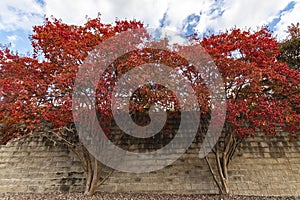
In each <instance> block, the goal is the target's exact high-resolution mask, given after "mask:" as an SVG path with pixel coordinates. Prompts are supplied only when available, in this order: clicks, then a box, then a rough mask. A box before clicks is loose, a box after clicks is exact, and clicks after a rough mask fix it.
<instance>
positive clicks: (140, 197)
mask: <svg viewBox="0 0 300 200" xmlns="http://www.w3.org/2000/svg"><path fill="white" fill-rule="evenodd" d="M299 198H300V197H280V196H277V197H275V196H232V195H230V196H227V197H222V196H220V195H203V194H193V195H180V194H152V193H107V192H100V193H97V194H95V195H94V196H91V197H88V196H84V195H83V194H82V193H63V192H54V193H45V194H40V193H0V199H1V200H19V199H34V200H40V199H49V200H52V199H55V200H63V199H66V200H73V199H74V200H75V199H76V200H90V199H91V200H97V199H100V200H112V199H115V200H118V199H120V200H124V199H126V200H127V199H128V200H134V199H136V200H160V199H161V200H177V199H178V200H181V199H188V200H198V199H205V200H221V199H224V200H227V199H228V200H231V199H233V200H248V199H249V200H273V199H275V200H276V199H278V200H297V199H299Z"/></svg>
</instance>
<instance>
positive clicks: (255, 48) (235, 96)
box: [0, 19, 300, 194]
mask: <svg viewBox="0 0 300 200" xmlns="http://www.w3.org/2000/svg"><path fill="white" fill-rule="evenodd" d="M130 29H143V25H142V24H141V23H140V22H136V21H117V22H116V23H115V24H114V25H110V24H103V23H101V21H100V19H92V20H89V21H88V22H87V23H86V24H85V25H84V26H75V25H67V24H64V23H62V22H61V21H59V20H56V19H54V20H48V19H46V21H45V23H44V25H41V26H36V27H34V34H33V35H32V45H33V48H34V51H35V56H34V57H33V58H28V57H19V56H17V55H12V54H11V53H10V52H9V51H8V50H3V51H1V52H0V56H1V57H0V59H1V60H0V61H1V63H0V72H1V75H0V76H1V80H0V81H1V87H2V90H1V97H0V98H1V99H0V101H1V105H0V110H1V114H0V124H2V126H3V128H2V129H1V138H0V139H1V143H2V144H5V143H6V142H8V141H9V140H10V139H12V138H16V137H19V136H20V135H26V134H28V133H29V132H31V131H39V130H40V131H42V132H44V133H45V132H50V133H53V134H54V135H56V136H57V138H59V140H60V141H62V142H64V143H65V144H67V145H68V146H69V147H70V149H71V150H72V151H73V152H74V153H75V154H76V155H77V156H78V158H79V159H80V160H81V161H82V166H83V168H84V170H85V172H86V190H85V193H86V194H93V193H94V192H95V190H96V188H97V187H98V186H99V184H101V183H102V182H103V181H105V180H106V178H107V177H108V175H110V174H111V171H110V172H108V173H105V175H103V174H102V172H103V171H105V170H102V168H101V167H103V168H104V166H102V165H101V164H100V163H99V162H98V161H97V160H96V159H95V158H94V157H93V155H91V154H90V153H89V152H88V150H87V149H86V147H85V146H84V145H83V144H82V143H81V142H80V141H79V140H78V135H77V134H76V130H75V127H74V120H73V117H72V95H73V85H74V82H75V79H76V74H77V72H78V69H79V67H80V66H81V64H82V63H83V60H84V59H85V58H86V57H87V55H88V52H90V51H91V50H93V49H94V48H95V47H96V46H97V45H98V44H100V43H101V42H103V41H105V40H106V39H109V38H112V37H113V36H115V35H117V34H119V33H120V32H123V31H126V30H130ZM143 30H144V29H143ZM144 33H145V30H144ZM141 36H142V37H140V40H141V42H142V40H143V37H147V34H146V33H145V34H143V35H141ZM124 40H125V42H126V39H124ZM197 41H198V40H197ZM161 42H164V41H161ZM194 45H199V46H203V47H204V48H205V49H206V51H207V52H208V53H209V54H210V55H211V57H212V58H213V60H214V62H215V64H216V65H217V67H218V69H219V71H220V72H221V74H222V76H223V81H224V83H225V85H224V87H225V92H226V99H227V104H228V110H227V116H226V122H225V126H224V129H223V137H222V139H221V140H220V141H219V142H218V143H217V144H216V146H215V147H214V149H213V152H214V155H215V158H216V166H217V169H218V175H219V177H218V176H217V174H216V173H215V172H214V170H213V167H211V162H210V160H209V159H208V157H205V159H206V161H207V163H208V165H209V166H210V169H211V172H212V174H213V176H214V179H215V181H216V183H218V186H219V189H220V192H221V193H228V192H229V183H228V164H229V161H230V160H231V158H232V156H233V153H234V151H235V149H236V147H237V146H238V145H239V144H240V141H241V139H242V138H244V137H246V136H254V135H255V134H256V133H257V130H258V129H260V130H262V131H263V132H264V133H265V134H276V130H277V129H276V128H277V127H278V126H280V127H281V128H282V129H285V130H287V131H289V132H290V133H291V134H294V135H296V134H297V133H298V132H299V128H300V123H299V122H300V116H299V114H297V113H296V111H295V110H296V109H295V106H297V105H298V104H297V102H300V96H299V94H300V93H299V83H300V75H299V72H297V71H294V70H291V69H288V67H287V66H286V64H284V63H281V62H279V61H277V60H276V57H277V56H278V54H279V51H278V44H277V42H276V41H275V40H274V38H273V37H272V36H271V34H270V33H269V32H268V30H266V29H262V30H259V31H257V32H253V33H250V32H247V31H244V32H242V31H241V30H239V29H234V30H232V31H231V32H230V33H224V34H220V35H213V36H211V37H209V38H204V39H203V40H202V41H198V42H195V43H194ZM177 47H178V48H179V49H180V48H184V47H181V46H177ZM107 48H108V52H114V50H116V49H117V48H122V46H121V44H119V45H112V46H109V47H107ZM39 54H41V56H43V57H44V61H43V62H39V61H38V59H37V57H39ZM157 60H161V61H160V62H162V63H165V64H167V65H170V66H172V67H173V68H176V67H178V66H183V68H181V69H182V72H183V73H184V75H186V76H187V77H188V79H189V80H190V81H191V82H192V85H193V89H194V90H195V91H196V93H197V95H198V96H197V97H198V103H199V105H201V110H202V112H206V113H209V112H210V108H209V107H208V106H207V105H208V102H209V99H208V98H207V97H208V94H207V89H206V88H205V85H204V84H203V82H202V80H201V78H200V77H201V76H200V74H197V73H195V71H194V70H193V67H190V66H189V65H188V63H187V61H186V60H184V59H182V58H180V57H178V56H176V55H174V54H172V51H171V50H170V52H164V51H155V50H153V49H140V50H137V51H134V52H131V53H130V54H126V55H124V56H123V57H122V58H120V59H119V60H118V61H116V63H115V65H114V66H115V69H114V70H115V72H116V73H112V72H107V75H106V76H105V74H104V77H105V78H103V79H102V81H103V83H102V84H101V81H100V83H99V84H98V85H97V90H98V93H97V95H99V96H97V97H98V102H97V104H98V107H99V110H100V111H101V115H102V118H101V119H103V120H106V121H105V123H106V127H107V130H106V131H109V124H110V122H111V117H112V114H111V112H112V111H111V109H110V105H109V104H108V103H107V102H108V101H110V97H111V96H110V95H111V93H110V87H113V86H114V80H116V79H117V78H118V77H119V76H118V75H117V74H125V73H126V72H127V71H129V70H130V69H132V68H133V67H135V66H137V65H139V64H141V63H147V62H154V61H157ZM200 73H201V72H200ZM145 76H147V74H145ZM151 90H152V93H151V92H150V91H151ZM153 91H154V92H153ZM103 94H105V95H103ZM91 95H93V94H91ZM101 95H102V96H101ZM136 95H137V96H136V97H134V99H135V100H136V101H135V103H136V102H139V103H136V104H135V103H134V102H133V104H132V105H133V107H131V109H132V110H139V111H145V110H144V108H145V105H146V104H148V103H149V102H150V104H153V102H154V101H157V100H160V101H162V100H161V99H162V96H163V95H166V96H168V98H169V99H171V100H172V101H174V102H176V100H173V99H174V95H173V96H172V94H171V92H170V93H168V91H166V90H162V89H161V88H159V87H157V86H155V87H154V86H151V87H150V86H149V87H148V86H144V87H143V88H142V89H141V90H139V91H138V94H136ZM145 97H147V98H148V99H145ZM149 99H150V100H149ZM187 101H188V100H187ZM164 105H165V106H168V105H169V102H168V101H166V102H165V103H164ZM175 108H176V106H175ZM146 112H147V110H146ZM103 116H104V117H103ZM100 166H101V167H100Z"/></svg>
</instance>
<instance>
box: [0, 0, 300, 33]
mask: <svg viewBox="0 0 300 200" xmlns="http://www.w3.org/2000/svg"><path fill="white" fill-rule="evenodd" d="M299 1H300V0H297V3H296V5H295V7H294V9H293V10H290V11H287V12H285V13H282V16H281V21H280V22H279V23H278V24H277V25H276V27H275V33H276V34H277V35H278V37H279V38H282V37H284V35H285V34H284V30H286V27H287V25H289V24H290V23H291V22H297V21H300V12H299V10H300V2H299ZM290 2H291V0H280V1H274V0H243V1H241V0H217V1H211V0H185V1H182V0H152V1H150V0H127V1H124V0H44V4H43V5H41V4H39V3H38V0H0V31H1V30H5V31H15V30H17V29H22V30H25V31H27V32H28V31H30V30H31V29H32V26H33V25H37V24H41V22H42V21H43V16H44V14H45V15H46V16H48V17H50V16H51V15H53V16H54V17H56V18H59V19H62V20H63V22H65V23H69V24H83V23H85V22H86V19H85V16H89V17H91V18H94V17H97V15H98V13H99V12H100V13H101V18H102V20H103V22H104V23H113V22H114V21H115V19H116V18H119V19H125V18H126V19H128V20H131V19H136V20H140V21H142V22H143V23H144V24H145V25H149V27H154V28H157V27H159V26H160V20H161V19H162V18H163V17H164V15H165V18H164V19H165V21H164V22H165V23H164V28H166V29H169V30H173V31H182V30H183V28H185V31H186V28H187V26H185V25H186V24H184V23H186V22H187V20H186V19H187V17H188V16H190V15H192V14H195V15H198V16H199V15H200V20H199V22H194V24H193V25H194V26H196V30H198V31H199V33H200V34H202V33H204V32H206V31H207V30H208V29H213V30H215V31H219V30H221V31H224V30H225V29H230V28H233V27H234V26H237V27H241V28H245V27H251V28H253V29H256V27H258V26H262V25H266V24H268V23H270V22H272V20H273V19H275V18H277V17H278V16H279V13H280V11H281V10H282V9H284V8H285V7H286V6H287V5H288V3H290ZM212 10H214V11H212ZM220 12H223V15H222V16H219V15H220ZM197 23H198V25H197ZM191 24H192V23H190V25H191ZM26 37H27V36H26Z"/></svg>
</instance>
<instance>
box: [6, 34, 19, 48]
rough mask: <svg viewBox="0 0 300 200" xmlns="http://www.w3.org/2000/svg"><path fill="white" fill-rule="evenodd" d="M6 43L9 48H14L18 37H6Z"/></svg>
mask: <svg viewBox="0 0 300 200" xmlns="http://www.w3.org/2000/svg"><path fill="white" fill-rule="evenodd" d="M6 38H7V41H8V42H9V43H10V45H11V47H13V48H14V47H16V44H15V41H17V40H18V36H17V35H9V36H7V37H6Z"/></svg>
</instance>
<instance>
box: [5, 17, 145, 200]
mask: <svg viewBox="0 0 300 200" xmlns="http://www.w3.org/2000/svg"><path fill="white" fill-rule="evenodd" d="M135 28H142V24H141V23H140V22H136V21H117V22H116V24H115V25H110V24H103V23H101V22H100V19H99V18H97V19H91V20H88V22H87V23H86V24H85V25H84V26H75V25H67V24H64V23H62V22H61V21H59V20H56V19H53V20H49V19H45V23H44V24H43V25H41V26H35V27H34V29H33V30H34V34H33V35H32V36H31V38H32V46H33V48H34V56H33V57H32V58H31V57H20V56H18V55H13V54H11V52H10V51H9V50H8V49H4V50H2V51H1V52H0V56H1V57H0V59H1V60H0V61H1V63H0V71H1V86H2V88H1V89H2V90H1V97H2V98H1V99H0V100H1V105H0V110H1V114H0V124H2V125H3V128H1V137H0V138H1V144H6V143H7V142H8V141H9V140H11V139H14V138H18V137H20V136H22V135H24V136H26V135H29V134H30V133H32V132H35V133H36V132H40V133H42V134H44V135H47V134H48V133H51V134H53V135H55V136H56V140H58V141H60V142H63V143H64V144H66V145H67V146H68V147H69V148H70V149H71V150H72V151H73V152H74V153H75V155H76V156H77V157H78V158H79V159H80V161H81V162H82V166H83V169H84V171H85V173H86V189H85V194H88V195H91V194H93V193H94V192H95V190H96V188H97V187H98V186H99V185H100V184H101V183H103V182H104V181H105V180H106V179H107V178H108V176H109V175H110V174H111V173H112V170H109V169H102V168H101V167H103V168H105V166H103V165H101V164H100V163H99V162H98V161H97V160H96V159H95V158H94V157H93V156H92V155H91V154H90V153H89V152H88V150H87V149H86V148H85V147H84V145H83V144H82V143H81V142H80V141H79V138H78V135H77V134H76V130H75V127H74V122H73V117H72V91H73V88H72V86H73V84H74V81H75V77H76V73H77V70H78V67H79V65H80V64H81V63H82V61H83V59H84V58H85V57H86V56H87V54H88V52H89V51H91V50H92V49H93V48H94V47H95V46H96V45H97V44H99V43H100V42H101V41H103V40H105V39H107V38H109V37H112V36H114V35H115V34H117V33H119V32H122V31H126V30H128V29H135ZM38 57H43V61H42V62H40V61H39V60H38ZM98 89H99V90H100V92H101V91H102V90H103V89H105V88H98ZM103 114H104V115H105V114H106V113H105V112H104V113H103ZM103 171H104V177H103Z"/></svg>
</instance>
